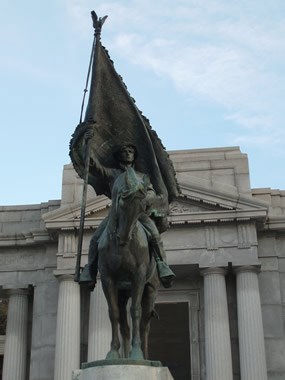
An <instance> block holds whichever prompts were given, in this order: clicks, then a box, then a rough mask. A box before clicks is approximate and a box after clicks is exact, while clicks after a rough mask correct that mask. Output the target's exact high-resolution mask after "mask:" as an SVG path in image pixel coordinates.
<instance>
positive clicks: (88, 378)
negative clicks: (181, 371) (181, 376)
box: [72, 359, 174, 380]
mask: <svg viewBox="0 0 285 380" xmlns="http://www.w3.org/2000/svg"><path fill="white" fill-rule="evenodd" d="M133 379H148V380H174V379H173V377H172V375H171V373H170V371H169V369H168V368H167V367H162V366H161V363H160V362H158V361H150V360H137V361H136V360H128V359H120V360H112V361H110V360H98V361H95V362H90V363H84V364H83V365H82V369H81V370H75V371H73V373H72V380H133Z"/></svg>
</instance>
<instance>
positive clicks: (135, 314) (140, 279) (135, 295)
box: [130, 274, 145, 360]
mask: <svg viewBox="0 0 285 380" xmlns="http://www.w3.org/2000/svg"><path fill="white" fill-rule="evenodd" d="M144 284H145V278H144V276H141V275H140V274H136V278H135V279H134V280H133V283H132V306H131V310H130V311H131V317H132V329H133V330H132V350H131V355H130V358H131V359H134V360H143V359H144V356H143V352H142V348H141V336H140V322H141V316H142V307H141V300H142V295H143V291H144Z"/></svg>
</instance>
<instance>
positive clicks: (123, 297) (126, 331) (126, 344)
mask: <svg viewBox="0 0 285 380" xmlns="http://www.w3.org/2000/svg"><path fill="white" fill-rule="evenodd" d="M128 300H129V295H128V294H127V293H126V292H125V291H123V290H121V291H119V310H120V331H121V336H122V340H123V357H124V358H128V357H129V355H130V326H129V323H128V317H127V304H128Z"/></svg>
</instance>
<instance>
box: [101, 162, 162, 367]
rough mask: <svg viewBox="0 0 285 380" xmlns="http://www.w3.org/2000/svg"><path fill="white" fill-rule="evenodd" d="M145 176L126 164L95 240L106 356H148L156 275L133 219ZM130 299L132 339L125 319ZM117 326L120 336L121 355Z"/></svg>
mask: <svg viewBox="0 0 285 380" xmlns="http://www.w3.org/2000/svg"><path fill="white" fill-rule="evenodd" d="M146 186H147V178H146V176H140V175H139V174H138V173H137V172H135V170H134V169H133V168H132V167H130V168H128V169H127V170H126V171H125V172H123V173H122V174H120V175H119V176H118V178H117V179H116V181H115V183H114V185H113V189H112V206H111V209H110V213H109V216H108V223H107V225H106V228H105V230H104V232H103V233H102V235H101V238H100V240H99V243H98V252H99V271H100V274H101V281H102V287H103V291H104V294H105V297H106V300H107V303H108V308H109V317H110V321H111V325H112V340H111V348H110V351H109V352H108V354H107V356H106V359H107V360H109V359H110V360H112V359H119V358H120V357H122V358H129V359H134V360H143V359H147V358H148V335H149V329H150V320H151V317H152V316H154V315H155V311H154V303H155V299H156V294H157V289H158V287H159V278H158V275H157V270H156V263H155V259H154V258H153V255H151V254H150V252H149V244H148V238H147V235H146V232H145V229H144V228H143V226H142V224H141V223H140V222H139V221H138V218H139V216H140V214H141V213H143V212H145V206H144V205H145V198H146V193H147V192H146ZM129 298H131V307H130V314H131V318H132V339H131V342H130V338H131V336H130V327H129V324H128V318H127V303H128V300H129ZM119 326H120V332H121V336H122V341H123V350H122V351H123V353H122V355H120V352H119V350H120V338H119Z"/></svg>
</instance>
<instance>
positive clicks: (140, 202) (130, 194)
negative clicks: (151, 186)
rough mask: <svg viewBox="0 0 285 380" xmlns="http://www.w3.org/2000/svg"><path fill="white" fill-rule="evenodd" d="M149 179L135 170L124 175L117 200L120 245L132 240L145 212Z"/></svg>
mask: <svg viewBox="0 0 285 380" xmlns="http://www.w3.org/2000/svg"><path fill="white" fill-rule="evenodd" d="M147 186H148V181H147V177H140V176H138V175H137V174H136V172H135V171H134V169H133V168H128V170H127V171H126V172H125V173H124V174H123V181H122V184H121V187H120V189H118V193H117V199H116V203H117V204H116V211H117V238H118V241H119V244H120V245H125V244H127V242H128V241H129V240H130V239H131V235H132V232H133V229H134V226H135V224H136V222H137V220H138V218H139V216H140V214H141V213H143V212H144V211H145V198H146V195H147Z"/></svg>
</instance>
